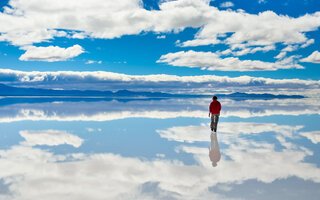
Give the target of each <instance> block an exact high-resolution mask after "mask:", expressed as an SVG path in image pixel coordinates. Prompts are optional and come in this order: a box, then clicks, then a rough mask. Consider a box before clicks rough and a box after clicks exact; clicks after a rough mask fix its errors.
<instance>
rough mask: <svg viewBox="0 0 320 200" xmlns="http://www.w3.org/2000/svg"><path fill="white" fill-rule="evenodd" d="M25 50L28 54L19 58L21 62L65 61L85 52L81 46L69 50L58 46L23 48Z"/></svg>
mask: <svg viewBox="0 0 320 200" xmlns="http://www.w3.org/2000/svg"><path fill="white" fill-rule="evenodd" d="M23 49H24V50H26V52H25V53H24V54H22V55H21V56H20V58H19V60H23V61H48V62H55V61H64V60H67V59H69V58H73V57H76V56H78V55H80V54H81V53H83V52H84V49H83V48H82V47H81V46H80V45H74V46H72V47H68V48H61V47H58V46H48V47H35V46H27V47H23Z"/></svg>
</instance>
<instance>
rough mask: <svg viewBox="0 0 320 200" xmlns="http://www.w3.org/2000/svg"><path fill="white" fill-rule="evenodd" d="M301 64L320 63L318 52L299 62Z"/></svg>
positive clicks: (319, 53)
mask: <svg viewBox="0 0 320 200" xmlns="http://www.w3.org/2000/svg"><path fill="white" fill-rule="evenodd" d="M300 61H301V62H310V63H320V52H319V51H314V52H313V53H312V54H311V55H310V56H308V57H306V58H303V59H301V60H300Z"/></svg>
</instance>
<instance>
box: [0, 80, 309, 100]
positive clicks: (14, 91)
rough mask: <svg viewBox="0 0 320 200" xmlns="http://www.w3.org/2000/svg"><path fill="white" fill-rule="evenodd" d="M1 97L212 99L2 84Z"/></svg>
mask: <svg viewBox="0 0 320 200" xmlns="http://www.w3.org/2000/svg"><path fill="white" fill-rule="evenodd" d="M216 95H217V96H218V97H219V98H223V97H226V98H232V99H274V98H281V99H283V98H304V96H301V95H273V94H248V93H240V92H236V93H232V94H216ZM0 96H3V97H86V98H94V97H99V98H211V95H193V94H169V93H162V92H134V91H129V90H119V91H117V92H112V91H96V90H52V89H39V88H22V87H11V86H7V85H4V84H0Z"/></svg>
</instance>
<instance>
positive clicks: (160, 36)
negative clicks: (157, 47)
mask: <svg viewBox="0 0 320 200" xmlns="http://www.w3.org/2000/svg"><path fill="white" fill-rule="evenodd" d="M165 38H166V35H158V36H157V39H165Z"/></svg>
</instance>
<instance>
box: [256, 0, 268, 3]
mask: <svg viewBox="0 0 320 200" xmlns="http://www.w3.org/2000/svg"><path fill="white" fill-rule="evenodd" d="M258 3H259V4H262V3H267V0H258Z"/></svg>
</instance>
